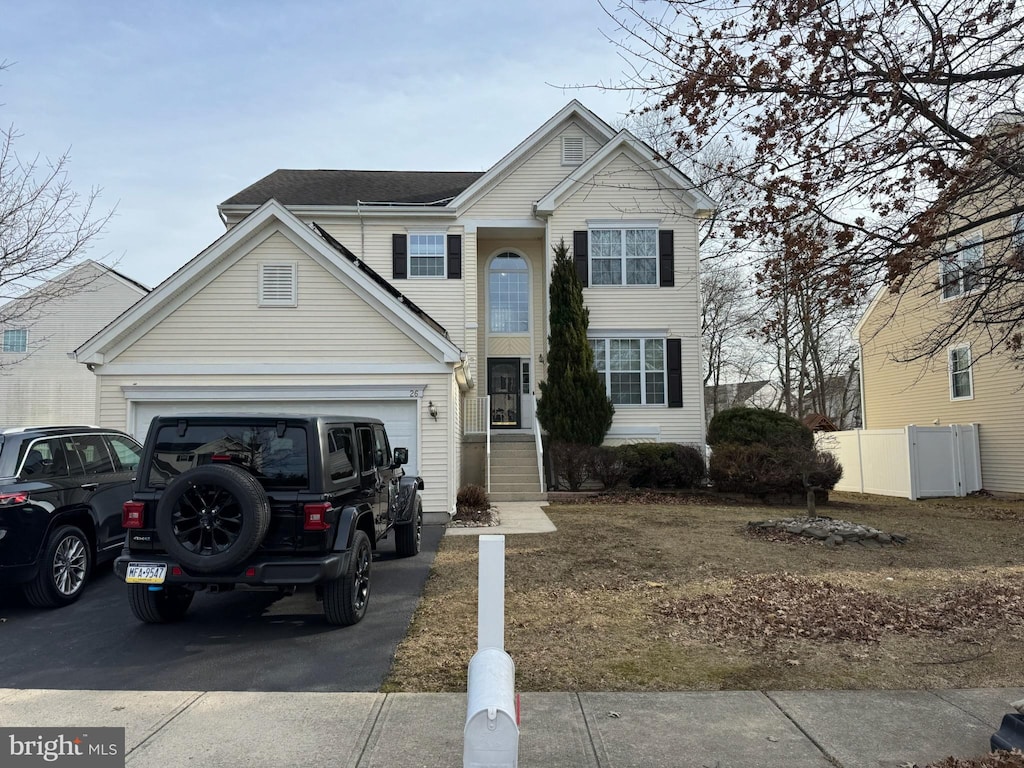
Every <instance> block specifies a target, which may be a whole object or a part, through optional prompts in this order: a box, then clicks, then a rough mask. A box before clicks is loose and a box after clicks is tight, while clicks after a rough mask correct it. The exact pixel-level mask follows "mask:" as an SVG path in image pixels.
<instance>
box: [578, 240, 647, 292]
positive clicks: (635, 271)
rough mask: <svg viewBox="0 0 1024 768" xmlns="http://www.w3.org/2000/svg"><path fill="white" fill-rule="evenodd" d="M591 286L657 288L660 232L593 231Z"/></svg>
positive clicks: (591, 243) (591, 241)
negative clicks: (643, 286) (655, 286)
mask: <svg viewBox="0 0 1024 768" xmlns="http://www.w3.org/2000/svg"><path fill="white" fill-rule="evenodd" d="M590 284H591V285H657V284H658V230H657V229H646V228H645V229H592V230H590Z"/></svg>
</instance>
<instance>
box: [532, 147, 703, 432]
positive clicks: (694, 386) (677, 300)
mask: <svg viewBox="0 0 1024 768" xmlns="http://www.w3.org/2000/svg"><path fill="white" fill-rule="evenodd" d="M663 187H664V184H663V183H661V182H659V180H658V179H656V178H654V177H653V176H652V175H651V174H650V173H649V172H647V171H645V170H643V169H642V168H638V167H637V165H636V163H635V162H634V161H633V160H632V159H631V158H630V157H629V156H628V155H626V154H625V153H624V152H623V153H620V154H618V155H617V156H616V157H614V158H612V159H611V160H610V162H609V163H608V164H607V165H606V166H605V167H604V168H603V169H602V170H601V171H599V172H598V173H597V174H595V176H594V179H593V181H592V182H591V183H588V184H586V185H584V186H582V187H581V188H580V189H578V190H577V191H576V192H575V193H573V194H572V195H571V196H570V197H568V198H567V199H566V200H565V201H564V202H563V203H562V204H561V205H560V206H559V207H558V209H557V210H556V211H555V213H554V215H553V216H552V217H551V220H550V223H549V232H550V242H551V243H552V244H555V243H557V242H558V241H559V240H560V239H562V238H564V239H565V242H566V244H568V245H570V246H571V244H572V237H573V232H574V231H577V230H585V229H587V221H588V220H591V219H616V220H618V219H622V220H624V221H628V220H629V219H643V220H651V219H660V224H659V229H672V230H674V232H675V241H674V249H675V259H674V264H675V286H674V287H672V288H661V287H659V286H636V287H630V286H598V287H594V288H591V287H588V288H585V289H584V290H583V300H584V301H585V302H586V304H587V307H588V308H589V310H590V330H591V333H592V334H595V335H603V336H604V335H606V336H609V337H613V338H614V336H615V334H614V331H626V330H632V329H638V330H639V329H642V330H651V331H658V332H660V333H659V335H661V333H665V334H667V336H668V337H670V338H673V337H675V338H679V339H680V340H681V346H682V369H683V370H682V375H683V407H682V408H668V407H658V406H620V407H618V408H617V409H616V412H615V418H614V421H613V424H612V431H611V433H610V436H609V439H610V440H611V441H612V442H619V441H620V440H619V438H617V435H618V434H620V433H622V432H623V431H642V430H644V429H647V428H653V427H657V428H658V429H659V430H660V435H659V437H658V438H657V439H658V440H661V441H662V442H669V441H671V442H680V443H687V444H694V445H697V444H702V443H703V442H704V417H703V402H702V382H703V374H702V368H701V365H702V363H701V359H702V358H701V351H700V312H699V307H700V285H699V274H698V269H699V264H698V257H697V250H698V232H697V221H696V220H695V219H694V218H693V216H692V215H690V209H689V207H688V206H686V205H685V204H684V203H683V202H682V200H680V199H679V198H678V197H677V196H676V194H674V193H672V192H670V191H668V190H665V189H664V188H663ZM623 189H628V190H629V193H628V194H624V193H623Z"/></svg>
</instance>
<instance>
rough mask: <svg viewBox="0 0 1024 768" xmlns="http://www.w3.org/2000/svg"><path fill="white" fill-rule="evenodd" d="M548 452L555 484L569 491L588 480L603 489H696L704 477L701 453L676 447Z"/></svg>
mask: <svg viewBox="0 0 1024 768" xmlns="http://www.w3.org/2000/svg"><path fill="white" fill-rule="evenodd" d="M548 452H549V457H550V459H551V466H552V468H553V470H554V475H555V477H557V478H558V481H559V484H564V485H567V486H568V487H569V490H572V491H578V490H579V489H580V488H581V487H582V486H583V485H584V484H585V483H586V482H587V481H588V480H593V481H596V482H597V483H599V484H600V485H601V486H602V487H603V488H605V489H612V488H615V487H616V486H618V485H620V484H621V483H623V482H628V483H629V485H630V486H631V487H633V488H679V489H685V488H696V487H698V486H699V485H700V483H701V482H702V481H703V480H704V478H705V477H706V475H707V467H706V465H705V463H704V454H703V452H702V451H701V450H700V449H699V448H696V447H695V446H692V445H680V444H679V443H635V444H632V445H619V446H615V447H610V446H600V447H597V448H594V447H590V446H586V445H576V444H572V443H553V444H551V445H550V446H549V447H548Z"/></svg>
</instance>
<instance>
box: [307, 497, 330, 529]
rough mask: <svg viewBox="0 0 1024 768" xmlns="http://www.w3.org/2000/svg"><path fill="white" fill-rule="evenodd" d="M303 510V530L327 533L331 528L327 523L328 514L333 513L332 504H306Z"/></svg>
mask: <svg viewBox="0 0 1024 768" xmlns="http://www.w3.org/2000/svg"><path fill="white" fill-rule="evenodd" d="M302 509H303V512H305V516H304V519H303V521H302V528H303V530H306V531H326V530H327V529H329V528H330V527H331V524H330V523H329V522H328V521H327V513H328V512H330V511H331V505H330V504H327V503H321V504H306V505H305V506H304V507H303V508H302Z"/></svg>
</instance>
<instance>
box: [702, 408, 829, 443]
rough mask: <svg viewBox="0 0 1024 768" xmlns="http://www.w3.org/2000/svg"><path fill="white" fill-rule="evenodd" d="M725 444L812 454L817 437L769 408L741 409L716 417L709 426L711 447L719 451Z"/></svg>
mask: <svg viewBox="0 0 1024 768" xmlns="http://www.w3.org/2000/svg"><path fill="white" fill-rule="evenodd" d="M725 443H734V444H738V445H755V444H760V445H767V446H770V447H785V448H788V447H791V446H798V447H800V448H803V449H805V450H812V449H813V448H814V435H812V434H811V430H809V429H808V428H807V427H805V426H804V425H803V424H801V423H800V422H799V421H798V420H797V419H794V418H793V417H792V416H787V415H786V414H784V413H779V412H778V411H771V410H768V409H767V408H742V407H740V408H729V409H727V410H724V411H720V412H719V413H716V414H715V416H714V418H712V419H711V423H710V424H709V425H708V445H710V446H711V447H712V448H714V449H715V450H718V446H719V445H723V444H725Z"/></svg>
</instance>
